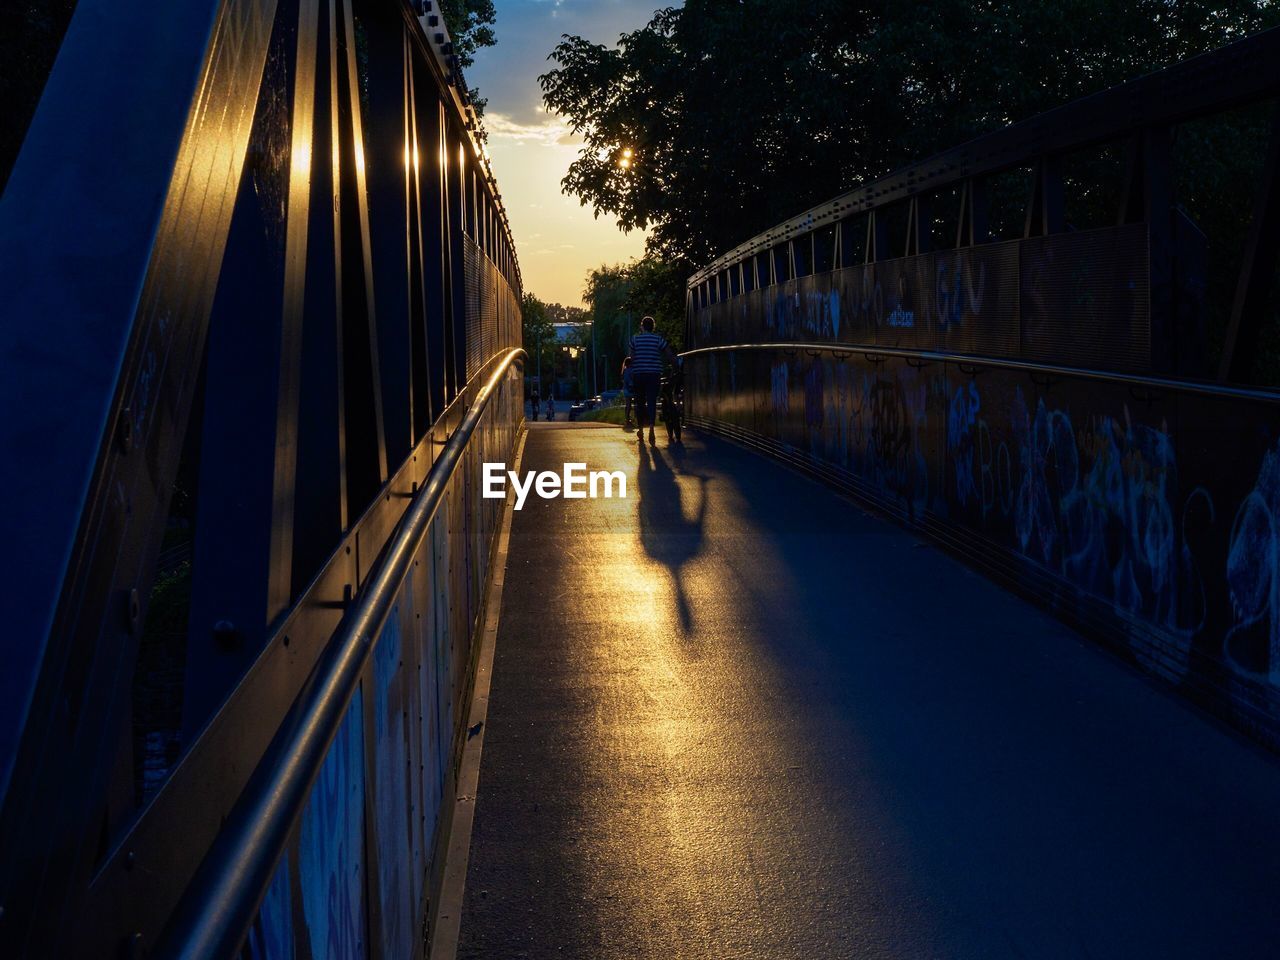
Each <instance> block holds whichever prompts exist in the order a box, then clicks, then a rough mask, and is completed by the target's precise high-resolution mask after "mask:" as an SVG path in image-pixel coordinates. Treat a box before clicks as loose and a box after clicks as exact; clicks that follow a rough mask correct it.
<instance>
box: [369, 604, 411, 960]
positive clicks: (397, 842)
mask: <svg viewBox="0 0 1280 960" xmlns="http://www.w3.org/2000/svg"><path fill="white" fill-rule="evenodd" d="M408 592H409V591H408V588H407V587H401V589H400V604H399V605H397V606H396V607H395V608H394V609H392V611H391V616H390V617H389V618H388V619H387V624H386V626H385V627H383V630H382V636H381V637H380V638H379V639H378V643H377V646H376V647H375V648H374V654H373V681H374V711H373V715H374V724H375V736H374V771H375V776H376V778H377V782H376V784H375V789H374V796H375V798H376V800H375V804H376V805H375V812H376V818H375V823H374V829H375V833H376V835H377V844H378V892H379V896H380V897H381V914H382V931H381V936H382V950H383V955H384V956H387V957H406V958H407V957H410V956H411V955H412V949H413V948H412V946H411V937H412V934H411V931H412V930H413V929H414V923H413V919H414V915H415V913H416V904H415V903H414V902H413V901H412V898H411V892H410V876H411V871H412V870H413V865H412V862H411V857H410V855H409V851H410V844H409V839H410V832H409V797H408V786H407V784H406V780H405V763H406V762H407V758H408V749H409V744H408V741H407V739H406V734H405V723H404V684H403V671H402V669H401V667H402V660H401V649H402V644H401V639H400V636H401V633H400V631H401V624H400V614H401V609H402V606H403V604H404V601H405V596H406V594H407V593H408Z"/></svg>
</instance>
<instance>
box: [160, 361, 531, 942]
mask: <svg viewBox="0 0 1280 960" xmlns="http://www.w3.org/2000/svg"><path fill="white" fill-rule="evenodd" d="M524 352H525V351H524V350H523V349H522V348H520V347H513V348H511V349H510V350H508V351H507V352H506V353H505V354H503V355H502V356H501V359H500V360H498V362H497V363H496V365H495V366H494V369H493V372H492V373H491V374H490V375H489V377H488V379H487V380H486V381H485V382H484V384H483V386H481V388H480V389H479V390H478V391H477V393H476V395H475V399H474V400H473V402H472V403H471V405H470V407H469V408H468V409H467V411H466V413H465V415H464V416H463V418H462V421H461V423H460V424H459V425H458V427H457V429H456V430H455V431H454V432H453V434H452V435H451V436H450V437H449V439H448V441H447V442H446V444H445V446H444V449H443V450H442V451H441V453H440V456H439V457H438V458H437V459H436V461H435V464H434V465H433V466H432V468H431V471H430V472H429V473H428V475H427V477H426V480H425V481H424V482H423V485H422V487H421V488H420V489H419V490H418V492H417V493H416V494H415V495H414V498H413V502H412V504H411V505H410V506H409V509H408V511H407V512H406V513H405V516H404V519H403V520H402V521H401V523H400V525H399V527H398V529H397V530H396V532H395V534H394V535H393V536H392V538H391V540H390V542H389V543H388V544H387V546H386V548H385V549H384V551H383V553H382V555H381V557H380V558H379V560H378V561H377V564H376V566H375V568H374V570H373V571H372V573H371V575H370V578H369V580H368V582H367V585H366V586H365V589H364V590H363V591H362V592H361V594H360V595H359V596H358V597H357V598H356V599H355V600H354V602H353V606H352V609H351V610H350V611H349V612H348V615H347V617H346V618H345V622H344V624H343V626H342V627H341V628H340V629H339V630H338V631H337V633H335V634H334V636H333V638H332V640H331V642H330V643H329V646H328V648H327V649H326V651H325V653H324V655H323V656H322V658H321V660H320V661H319V663H317V665H316V668H315V671H314V673H313V674H312V677H311V679H310V680H309V681H308V683H307V685H306V686H305V687H304V688H303V691H302V693H301V694H299V696H298V698H297V700H296V701H295V702H294V706H293V708H292V709H291V710H290V712H289V715H288V717H287V718H286V720H285V722H284V723H283V724H282V725H281V727H280V729H279V731H278V732H277V734H276V736H275V738H274V739H273V741H272V743H271V746H270V747H269V748H268V752H267V754H266V756H264V757H263V759H262V760H261V762H260V763H259V764H258V767H257V769H256V770H255V772H254V775H253V777H252V778H251V779H250V781H249V784H248V785H247V786H246V788H245V790H244V792H243V793H242V794H241V797H240V799H239V801H238V802H237V803H236V805H235V807H234V808H233V810H232V812H231V815H230V816H229V817H228V819H227V822H226V824H225V825H224V826H223V828H222V830H221V831H220V833H219V835H218V838H217V840H216V841H215V843H214V845H213V847H212V848H211V849H210V851H209V853H208V854H207V855H206V856H205V859H204V861H203V862H202V864H201V866H200V868H199V870H198V872H197V874H196V876H195V878H194V879H193V881H192V883H191V884H190V885H189V886H188V887H187V889H186V891H185V892H184V894H183V896H182V899H181V901H180V903H179V906H178V909H177V911H176V912H175V914H174V917H173V919H172V920H171V921H170V923H169V925H168V927H167V928H166V931H165V934H164V937H163V939H162V940H161V943H160V944H159V945H158V949H157V951H156V954H155V955H156V956H159V957H173V958H183V960H215V958H224V957H228V956H231V955H233V954H234V953H235V952H236V951H237V950H238V949H239V948H240V946H241V944H242V943H243V942H244V940H245V937H246V936H247V934H248V931H249V928H250V926H251V925H252V923H253V919H254V915H255V913H256V911H257V910H258V908H259V906H260V904H261V902H262V898H263V896H264V895H265V893H266V890H267V886H268V885H269V884H270V882H271V878H272V874H273V872H274V870H275V868H276V865H277V863H278V862H279V860H280V857H281V855H282V854H283V853H284V850H285V847H286V845H287V843H288V840H289V835H290V832H291V831H292V830H293V827H294V824H295V823H296V822H297V820H298V817H299V815H300V814H301V812H302V808H303V805H304V804H305V803H306V800H307V797H308V794H309V792H310V790H311V787H312V785H313V784H314V783H315V780H316V777H317V775H318V774H319V772H320V768H321V765H322V764H323V762H324V759H325V755H326V752H327V751H328V748H329V745H330V744H331V743H332V742H333V739H334V737H335V735H336V734H337V731H338V728H339V726H340V725H341V723H342V721H343V717H344V715H345V714H346V711H347V708H348V706H349V705H350V703H351V700H352V698H353V696H354V694H355V691H356V689H357V687H358V686H359V684H360V678H361V676H362V674H363V673H364V669H365V665H366V663H367V661H368V659H369V656H370V654H371V653H372V651H373V648H374V645H375V643H376V641H377V638H378V636H379V634H380V632H381V630H382V628H383V626H384V624H385V623H386V621H387V618H388V616H389V614H390V613H391V610H392V606H393V604H394V601H395V598H396V594H397V591H398V590H399V588H400V585H401V584H402V583H403V581H404V579H405V576H406V574H407V573H408V572H409V569H410V566H411V564H412V561H413V557H414V554H415V553H416V552H417V550H418V548H419V546H421V544H422V541H423V539H424V537H425V536H426V533H427V531H428V529H429V527H430V524H431V520H432V518H433V517H434V516H435V514H436V511H437V509H438V508H439V506H440V504H441V501H442V499H443V497H444V495H445V492H446V490H447V488H448V485H449V481H450V479H451V478H452V477H453V475H454V472H455V470H456V469H457V467H458V465H459V463H460V462H461V460H462V456H463V454H464V452H465V451H466V448H467V445H468V443H469V441H470V440H471V437H472V435H473V434H474V433H475V430H476V427H477V426H478V425H479V423H480V421H481V418H482V417H483V416H484V413H485V411H486V409H487V408H488V406H489V402H490V400H491V399H492V398H493V396H494V395H495V393H496V392H497V391H498V390H499V388H500V387H501V385H502V383H503V380H504V378H505V377H506V376H507V373H508V371H509V370H510V368H511V365H512V364H513V363H514V362H515V361H516V360H517V359H518V358H520V357H521V356H522V355H523V354H524Z"/></svg>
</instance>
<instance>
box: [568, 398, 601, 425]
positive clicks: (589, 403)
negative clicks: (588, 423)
mask: <svg viewBox="0 0 1280 960" xmlns="http://www.w3.org/2000/svg"><path fill="white" fill-rule="evenodd" d="M599 406H600V398H599V397H591V398H590V399H589V400H579V401H578V402H577V403H575V404H574V405H573V406H571V407H570V408H569V419H570V420H577V419H578V416H579V415H580V414H583V413H586V412H587V411H588V410H595V409H596V408H597V407H599Z"/></svg>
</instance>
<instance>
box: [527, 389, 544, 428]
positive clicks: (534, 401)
mask: <svg viewBox="0 0 1280 960" xmlns="http://www.w3.org/2000/svg"><path fill="white" fill-rule="evenodd" d="M541 399H542V398H541V397H539V396H538V388H537V387H534V388H533V393H531V394H529V409H530V411H532V413H533V420H534V422H535V423H536V422H537V420H538V403H539V401H540V400H541Z"/></svg>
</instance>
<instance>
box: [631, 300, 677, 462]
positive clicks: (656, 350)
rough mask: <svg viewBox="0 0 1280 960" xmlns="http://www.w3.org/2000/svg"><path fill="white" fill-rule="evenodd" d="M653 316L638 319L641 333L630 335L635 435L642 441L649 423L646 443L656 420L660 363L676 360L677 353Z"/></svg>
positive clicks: (660, 371)
mask: <svg viewBox="0 0 1280 960" xmlns="http://www.w3.org/2000/svg"><path fill="white" fill-rule="evenodd" d="M653 328H654V321H653V317H645V318H644V319H642V320H641V321H640V332H639V333H637V334H636V335H635V336H634V337H632V338H631V371H632V373H631V377H632V383H633V384H634V385H635V391H636V421H637V428H636V437H638V438H639V439H640V441H641V442H643V441H644V427H645V424H646V423H647V424H648V425H649V442H650V443H653V442H654V436H653V427H654V424H655V423H656V422H657V419H658V390H659V384H660V381H661V379H662V362H663V360H669V361H671V363H673V364H674V363H675V362H676V352H675V350H673V349H671V344H670V343H668V342H667V338H666V337H664V336H663V335H662V334H660V333H657V332H656V331H655V330H654V329H653Z"/></svg>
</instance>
